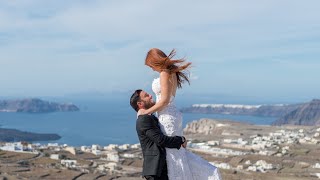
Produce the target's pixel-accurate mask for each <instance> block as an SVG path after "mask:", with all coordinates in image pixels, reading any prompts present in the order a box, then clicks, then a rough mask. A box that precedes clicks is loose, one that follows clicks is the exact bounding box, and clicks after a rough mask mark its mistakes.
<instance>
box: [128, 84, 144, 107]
mask: <svg viewBox="0 0 320 180" xmlns="http://www.w3.org/2000/svg"><path fill="white" fill-rule="evenodd" d="M141 91H142V90H141V89H137V90H136V91H135V92H134V93H133V94H132V96H131V98H130V105H131V107H132V108H133V109H134V110H135V111H137V112H138V111H139V107H138V104H137V103H138V102H139V101H140V100H141V99H140V93H141Z"/></svg>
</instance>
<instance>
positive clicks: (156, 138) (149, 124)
mask: <svg viewBox="0 0 320 180" xmlns="http://www.w3.org/2000/svg"><path fill="white" fill-rule="evenodd" d="M137 128H138V129H140V130H141V131H143V132H145V134H146V136H147V137H149V138H150V139H151V140H152V141H153V142H154V143H156V144H157V145H159V146H162V147H167V148H177V149H180V147H181V145H182V144H183V143H184V142H183V141H184V139H183V137H180V136H166V135H164V134H163V133H162V132H161V130H160V128H159V126H158V124H157V122H156V121H155V120H154V119H152V118H151V117H150V116H148V115H145V116H142V117H140V119H139V120H138V121H137Z"/></svg>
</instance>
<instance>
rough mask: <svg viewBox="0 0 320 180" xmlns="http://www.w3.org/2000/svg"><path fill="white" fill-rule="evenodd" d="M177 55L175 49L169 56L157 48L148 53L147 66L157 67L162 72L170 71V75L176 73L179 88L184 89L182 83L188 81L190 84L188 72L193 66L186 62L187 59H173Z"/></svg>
mask: <svg viewBox="0 0 320 180" xmlns="http://www.w3.org/2000/svg"><path fill="white" fill-rule="evenodd" d="M175 55H176V50H175V49H173V50H172V51H171V52H170V54H169V55H168V56H167V55H166V54H165V53H164V52H163V51H161V50H160V49H157V48H152V49H150V50H149V52H148V53H147V57H146V60H145V65H147V66H151V67H155V68H157V69H159V70H160V71H168V72H169V73H170V74H172V73H176V75H177V87H178V88H182V83H183V82H184V81H187V82H188V84H190V81H189V78H188V73H187V72H186V70H187V69H188V68H189V66H190V65H191V62H186V61H185V58H182V59H173V57H174V56H175Z"/></svg>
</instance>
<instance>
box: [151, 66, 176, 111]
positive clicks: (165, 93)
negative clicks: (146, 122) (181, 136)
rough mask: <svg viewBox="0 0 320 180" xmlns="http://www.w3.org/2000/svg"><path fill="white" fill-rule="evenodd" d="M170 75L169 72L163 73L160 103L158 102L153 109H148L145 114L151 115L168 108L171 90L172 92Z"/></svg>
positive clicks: (161, 75) (161, 74)
mask: <svg viewBox="0 0 320 180" xmlns="http://www.w3.org/2000/svg"><path fill="white" fill-rule="evenodd" d="M169 79H170V73H169V72H167V71H162V72H161V73H160V86H161V99H160V101H159V102H157V103H156V104H155V105H154V106H152V107H151V108H149V109H147V110H146V111H145V114H151V113H154V112H156V111H159V110H161V109H163V108H164V107H166V106H167V105H168V104H169V102H170V98H171V94H172V92H171V90H172V87H171V86H172V83H170V80H169Z"/></svg>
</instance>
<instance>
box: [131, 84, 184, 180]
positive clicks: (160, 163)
mask: <svg viewBox="0 0 320 180" xmlns="http://www.w3.org/2000/svg"><path fill="white" fill-rule="evenodd" d="M154 104H155V102H154V101H153V99H152V96H151V95H150V94H148V93H147V92H145V91H143V90H141V89H139V90H136V91H135V92H134V93H133V94H132V96H131V98H130V105H131V106H132V108H133V109H134V110H135V111H136V112H138V111H139V109H149V108H150V107H152V106H153V105H154ZM158 123H159V122H158V118H156V117H155V116H154V115H140V116H139V117H138V119H137V122H136V130H137V133H138V137H139V141H140V144H141V149H142V154H143V159H144V161H143V172H142V175H143V176H144V177H145V178H146V179H148V180H150V179H151V180H168V172H167V164H166V149H165V147H166V148H177V149H180V147H181V146H182V147H184V148H185V147H186V145H187V142H186V139H185V138H184V137H183V136H181V137H180V136H172V137H169V136H165V135H164V134H163V133H162V132H161V129H160V126H159V125H158Z"/></svg>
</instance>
